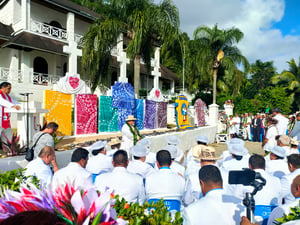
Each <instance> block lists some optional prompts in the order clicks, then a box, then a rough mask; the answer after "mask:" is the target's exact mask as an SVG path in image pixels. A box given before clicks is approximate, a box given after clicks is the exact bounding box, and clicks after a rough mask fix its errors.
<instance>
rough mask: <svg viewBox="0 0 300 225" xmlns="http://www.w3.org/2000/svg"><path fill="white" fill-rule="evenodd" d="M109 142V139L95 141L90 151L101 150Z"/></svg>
mask: <svg viewBox="0 0 300 225" xmlns="http://www.w3.org/2000/svg"><path fill="white" fill-rule="evenodd" d="M106 144H107V141H97V142H95V143H94V144H92V146H91V147H90V149H89V150H90V151H93V150H100V149H102V148H104V147H105V146H106Z"/></svg>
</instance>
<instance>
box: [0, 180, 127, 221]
mask: <svg viewBox="0 0 300 225" xmlns="http://www.w3.org/2000/svg"><path fill="white" fill-rule="evenodd" d="M115 201H116V200H115V198H114V196H113V193H112V192H110V191H106V192H103V193H101V194H99V193H98V192H97V191H96V190H95V189H93V188H90V189H88V190H79V189H78V190H76V189H74V187H73V186H71V185H69V184H66V185H65V186H64V188H57V189H56V191H55V192H54V193H52V192H51V191H48V190H45V189H44V190H39V189H38V188H36V187H35V186H33V185H31V186H30V188H26V187H24V186H21V188H20V192H16V191H10V190H5V191H4V197H3V198H2V199H0V221H2V220H4V219H6V218H8V217H10V216H13V215H16V214H18V213H20V212H24V211H36V210H47V211H49V212H52V213H56V214H57V216H58V218H59V219H60V220H61V221H62V222H63V223H65V224H68V225H111V224H120V225H123V224H128V223H127V222H126V221H124V220H123V219H122V218H116V217H117V213H116V210H115V209H114V208H113V205H114V203H115Z"/></svg>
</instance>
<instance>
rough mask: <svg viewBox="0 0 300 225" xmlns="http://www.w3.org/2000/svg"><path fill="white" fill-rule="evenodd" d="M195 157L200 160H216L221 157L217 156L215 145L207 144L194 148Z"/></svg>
mask: <svg viewBox="0 0 300 225" xmlns="http://www.w3.org/2000/svg"><path fill="white" fill-rule="evenodd" d="M192 154H193V157H194V158H195V159H196V160H198V161H200V160H207V161H216V160H218V159H219V158H218V157H216V150H215V148H213V147H209V146H205V145H202V146H200V145H197V146H195V147H194V148H193V152H192Z"/></svg>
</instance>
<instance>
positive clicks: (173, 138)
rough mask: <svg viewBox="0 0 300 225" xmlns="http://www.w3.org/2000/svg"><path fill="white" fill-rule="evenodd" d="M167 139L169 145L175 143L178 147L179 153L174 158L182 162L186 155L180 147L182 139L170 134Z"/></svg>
mask: <svg viewBox="0 0 300 225" xmlns="http://www.w3.org/2000/svg"><path fill="white" fill-rule="evenodd" d="M166 141H167V145H173V146H175V147H176V148H177V155H176V157H175V159H174V160H175V161H176V162H178V163H180V162H181V161H182V159H183V157H184V154H183V151H182V150H181V149H180V148H179V144H180V139H179V138H178V137H177V136H175V135H170V136H167V138H166Z"/></svg>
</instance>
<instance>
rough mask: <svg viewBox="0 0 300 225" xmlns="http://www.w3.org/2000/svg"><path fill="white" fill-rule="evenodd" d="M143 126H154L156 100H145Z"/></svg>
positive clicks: (151, 127) (153, 127) (150, 127)
mask: <svg viewBox="0 0 300 225" xmlns="http://www.w3.org/2000/svg"><path fill="white" fill-rule="evenodd" d="M144 127H145V128H148V129H155V128H156V102H154V101H151V100H145V116H144Z"/></svg>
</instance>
